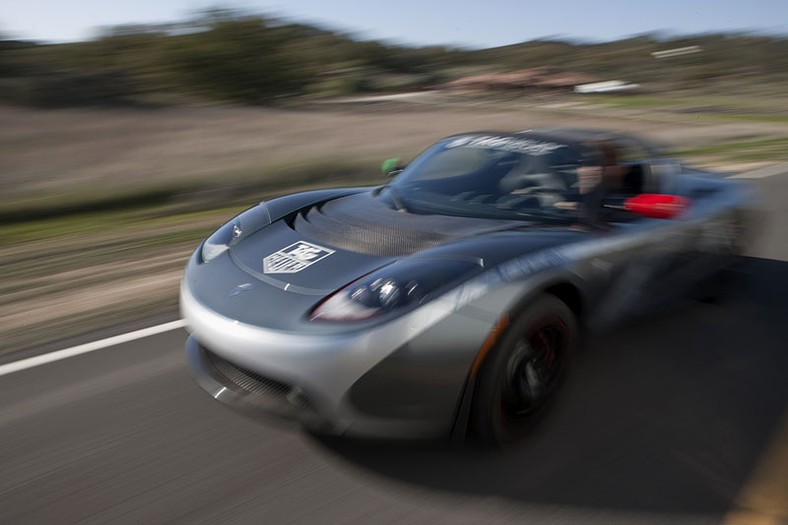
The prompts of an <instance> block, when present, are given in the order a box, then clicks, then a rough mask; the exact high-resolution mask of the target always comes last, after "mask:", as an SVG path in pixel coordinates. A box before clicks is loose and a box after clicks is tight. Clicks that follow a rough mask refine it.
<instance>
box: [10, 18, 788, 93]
mask: <svg viewBox="0 0 788 525" xmlns="http://www.w3.org/2000/svg"><path fill="white" fill-rule="evenodd" d="M683 46H700V47H701V49H702V52H701V53H696V54H692V55H686V56H678V57H674V58H669V59H655V58H654V57H653V56H652V55H651V53H653V52H655V51H659V50H665V49H671V48H677V47H683ZM538 66H550V67H551V68H554V69H555V70H556V71H558V72H561V71H566V72H575V73H585V74H589V75H592V76H594V77H597V78H599V79H601V80H605V79H619V78H623V79H625V80H627V81H629V82H636V83H640V84H641V85H642V86H644V90H645V91H646V92H661V91H666V90H671V91H673V92H679V93H685V92H686V93H696V94H697V93H703V94H710V93H729V92H731V91H739V92H744V93H753V94H754V95H760V94H769V93H771V94H782V93H785V92H786V87H788V39H786V38H782V37H773V36H758V35H751V34H707V35H700V36H693V37H680V38H677V37H671V38H668V37H664V36H661V35H659V34H648V35H642V36H638V37H634V38H629V39H625V40H619V41H615V42H608V43H595V44H589V43H580V42H570V41H552V40H538V41H531V42H525V43H521V44H516V45H511V46H504V47H497V48H492V49H483V50H466V49H458V48H450V47H444V46H432V47H407V46H401V45H393V44H389V43H386V42H379V41H361V40H356V39H354V38H352V37H350V36H348V35H344V34H341V33H337V32H333V31H329V30H326V29H321V28H317V27H313V26H309V25H305V24H298V23H291V22H285V21H281V20H278V19H275V18H271V17H267V16H262V15H254V14H247V13H243V12H238V11H234V10H210V11H207V12H203V13H201V14H199V15H197V16H195V17H193V18H191V19H189V20H186V21H183V22H178V23H172V24H162V25H133V26H118V27H113V28H109V29H106V30H104V31H103V33H101V34H100V35H99V36H98V37H96V38H95V39H93V40H91V41H87V42H80V43H69V44H56V45H54V44H38V43H35V42H26V41H13V40H0V102H6V103H13V104H21V105H28V106H36V107H68V106H90V105H126V104H128V105H152V106H157V105H169V104H181V103H200V102H214V101H223V102H231V103H241V104H270V103H273V102H276V101H279V100H282V99H288V98H292V97H310V96H330V95H342V94H354V93H367V92H386V91H392V90H404V89H428V88H432V87H436V86H441V85H442V84H444V83H445V82H447V81H450V80H453V79H456V78H459V77H462V76H465V75H469V74H474V73H479V72H490V71H512V70H518V69H523V68H531V67H538ZM645 100H646V99H642V100H641V101H640V102H641V103H642V102H645Z"/></svg>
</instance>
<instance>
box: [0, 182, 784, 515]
mask: <svg viewBox="0 0 788 525" xmlns="http://www.w3.org/2000/svg"><path fill="white" fill-rule="evenodd" d="M756 182H757V184H758V185H759V186H760V187H761V188H762V189H763V195H764V208H765V209H766V210H767V211H768V212H769V213H770V215H771V217H770V223H769V225H768V227H767V229H766V231H765V233H764V234H763V236H762V238H761V239H760V242H759V243H758V245H757V246H756V248H755V249H754V251H753V253H752V255H753V256H752V257H751V258H749V259H748V261H747V268H748V269H749V270H750V274H749V275H748V276H747V278H746V279H745V282H744V283H743V285H741V286H739V287H737V288H736V289H735V290H733V292H732V294H731V297H730V298H729V299H728V300H726V301H724V302H721V303H718V304H700V303H696V304H688V305H685V306H683V307H681V308H679V309H678V310H676V311H673V312H670V313H665V314H662V315H659V316H657V317H655V318H650V319H643V320H640V321H637V322H634V323H631V324H629V325H628V326H625V327H622V328H621V329H619V330H617V331H616V332H615V333H609V334H606V335H601V336H596V337H594V339H593V340H592V341H591V342H590V344H589V345H588V349H587V351H586V352H584V353H583V354H582V355H581V356H579V358H578V359H577V360H576V361H575V363H574V365H575V366H574V368H573V370H572V374H571V376H570V378H569V381H568V382H567V384H566V385H565V388H564V390H563V391H562V392H561V395H560V397H559V398H558V399H557V402H556V403H555V405H554V406H553V407H552V408H553V409H552V410H551V412H550V413H549V414H548V415H547V417H546V418H545V419H544V420H543V422H542V424H541V425H540V426H539V428H538V429H537V430H536V431H535V432H534V433H533V434H532V435H531V436H530V437H529V439H527V440H526V441H525V442H524V443H523V444H522V445H521V446H519V447H517V448H516V449H512V450H509V451H506V452H503V453H500V452H498V453H481V452H474V451H462V450H453V449H451V448H449V447H448V446H445V445H443V444H383V443H368V442H366V443H365V442H357V441H344V440H340V439H332V440H325V439H318V438H315V437H313V436H310V435H307V434H305V433H303V432H300V431H298V430H295V429H289V428H277V427H272V426H268V425H266V424H262V423H257V422H254V421H251V420H247V419H245V418H244V417H242V416H239V415H236V414H235V413H232V412H230V411H227V410H226V409H224V408H223V407H221V406H219V404H218V403H216V402H214V401H213V400H211V399H210V398H209V397H208V396H207V395H206V394H205V393H203V392H202V390H201V389H199V387H197V386H196V385H195V384H194V383H193V381H192V380H191V378H190V376H189V373H188V371H187V370H186V368H185V365H184V361H183V357H182V348H183V344H184V341H185V337H186V336H185V333H184V332H183V331H182V330H175V331H169V332H166V333H163V334H160V335H156V336H152V337H147V338H144V339H140V340H137V341H134V342H129V343H124V344H120V345H116V346H112V347H110V348H107V349H104V350H100V351H96V352H93V353H89V354H85V355H81V356H77V357H72V358H69V359H65V360H62V361H58V362H55V363H51V364H47V365H43V366H38V367H35V368H31V369H28V370H24V371H18V372H14V373H11V374H8V375H5V376H2V377H0V523H3V524H16V523H19V524H23V523H24V524H37V523H41V524H50V523H54V524H60V523H113V524H115V523H142V524H152V523H187V524H192V523H254V524H258V523H375V524H378V523H434V524H437V523H451V524H458V523H460V524H461V523H485V524H487V523H490V524H495V523H600V524H603V523H604V524H608V523H622V522H623V523H660V524H661V523H718V522H721V521H727V522H729V523H744V522H747V520H749V519H751V520H754V521H751V522H752V523H778V522H780V521H779V520H788V481H787V479H786V474H787V473H786V470H788V463H786V461H785V460H786V458H788V455H786V450H785V449H786V447H787V446H788V424H787V423H788V422H787V421H786V415H787V414H788V410H786V409H787V407H788V380H786V371H788V335H786V334H787V333H788V332H787V331H786V322H788V303H786V300H785V297H788V262H786V261H788V236H786V232H788V208H787V207H786V202H788V172H787V173H777V174H773V175H770V176H764V178H759V179H757V181H756ZM98 337H99V336H98V335H95V338H98ZM772 518H774V519H775V520H776V521H768V520H769V519H772ZM785 522H788V521H783V523H785Z"/></svg>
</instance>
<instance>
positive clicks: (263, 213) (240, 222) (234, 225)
mask: <svg viewBox="0 0 788 525" xmlns="http://www.w3.org/2000/svg"><path fill="white" fill-rule="evenodd" d="M269 224H271V214H270V213H269V212H268V206H266V204H265V203H264V202H261V203H260V204H258V205H257V206H253V207H252V208H249V209H248V210H246V211H245V212H243V213H241V214H239V215H237V216H235V217H234V218H233V219H232V220H230V221H229V222H228V223H226V224H225V225H224V226H222V227H221V228H219V229H218V230H216V231H215V232H214V233H213V234H211V236H210V237H208V238H207V239H205V242H203V243H202V249H201V250H200V258H201V259H202V262H209V261H211V260H212V259H215V258H216V257H218V256H219V255H221V254H222V253H224V252H226V251H227V250H228V249H229V248H230V246H233V245H234V244H237V243H239V242H241V240H243V239H244V238H246V237H248V236H249V235H251V234H253V233H254V232H256V231H258V230H260V229H261V228H264V227H266V226H268V225H269Z"/></svg>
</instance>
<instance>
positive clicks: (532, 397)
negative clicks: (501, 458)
mask: <svg viewBox="0 0 788 525" xmlns="http://www.w3.org/2000/svg"><path fill="white" fill-rule="evenodd" d="M576 338H577V320H576V318H575V315H574V314H573V313H572V311H571V310H570V309H569V307H568V306H567V305H566V304H565V303H564V302H562V301H561V300H560V299H558V298H557V297H555V296H553V295H544V296H541V297H539V298H538V299H536V300H535V301H533V302H532V303H531V304H530V305H529V306H527V307H526V308H525V309H524V310H523V311H522V312H521V313H520V314H519V315H517V317H516V318H515V320H514V321H513V322H512V324H511V326H510V327H509V329H508V330H507V331H506V334H505V335H504V336H503V338H502V340H501V341H500V343H499V344H498V345H497V347H496V348H495V349H494V350H493V351H492V353H491V354H490V355H489V356H488V357H487V359H486V360H485V362H484V363H483V365H482V367H481V369H480V371H479V375H478V377H477V380H476V387H475V390H474V397H473V403H472V408H471V421H470V423H471V425H470V430H471V437H472V438H473V439H474V440H475V441H477V442H479V443H480V444H482V445H484V446H502V445H506V444H509V443H513V442H515V441H517V440H518V439H519V438H521V437H522V436H523V435H524V434H525V433H526V431H527V430H528V428H529V427H530V426H531V424H532V423H533V421H534V418H535V416H536V415H537V414H538V413H539V412H541V411H542V409H543V408H544V407H545V406H546V405H547V403H548V402H549V401H550V399H552V397H553V394H554V393H555V391H556V389H557V388H558V386H559V384H560V383H561V380H562V379H563V375H564V372H565V371H566V369H567V367H568V365H569V360H570V358H571V355H572V353H573V350H574V346H575V341H576Z"/></svg>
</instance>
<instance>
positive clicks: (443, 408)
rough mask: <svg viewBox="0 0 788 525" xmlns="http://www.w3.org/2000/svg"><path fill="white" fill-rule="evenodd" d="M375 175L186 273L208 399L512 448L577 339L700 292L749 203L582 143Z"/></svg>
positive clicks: (525, 138) (312, 200)
mask: <svg viewBox="0 0 788 525" xmlns="http://www.w3.org/2000/svg"><path fill="white" fill-rule="evenodd" d="M384 172H385V173H386V174H388V175H392V178H391V179H390V180H388V183H387V184H383V185H379V186H375V187H358V188H343V189H330V190H319V191H309V192H305V193H298V194H294V195H288V196H285V197H280V198H276V199H273V200H270V201H268V202H262V203H260V204H258V205H256V206H253V207H251V208H249V209H248V210H246V211H245V212H243V213H241V214H240V215H238V216H237V217H235V218H233V219H232V220H230V221H229V222H227V223H226V224H225V225H224V226H222V227H221V228H220V229H219V230H217V231H216V232H215V233H214V234H212V235H211V236H210V237H208V238H207V239H206V240H205V241H204V242H203V243H202V244H201V245H200V246H199V248H198V249H197V250H196V252H195V253H194V254H193V256H192V257H191V259H190V260H189V262H188V265H187V267H186V270H185V275H184V278H183V283H182V289H181V310H182V314H183V317H184V319H185V320H186V322H187V326H188V328H189V330H190V333H191V334H190V337H189V339H188V343H187V357H188V363H189V366H190V369H191V371H192V373H193V375H194V376H195V378H196V380H197V382H198V383H199V384H200V385H201V386H202V387H203V388H204V389H205V390H206V391H208V393H210V395H211V396H213V397H214V398H215V399H216V400H218V401H220V402H222V403H225V404H227V405H229V406H230V407H233V408H235V409H238V410H240V411H243V412H245V413H247V414H251V415H254V416H263V417H274V418H279V419H285V420H290V421H296V422H298V423H300V424H302V425H304V426H305V427H307V428H308V429H311V430H313V431H316V432H321V433H331V434H343V435H354V436H365V437H385V438H405V437H418V438H426V437H435V436H442V435H443V436H454V437H463V438H464V437H466V436H470V437H472V438H473V439H475V440H478V441H480V442H482V443H487V444H506V443H509V442H513V441H516V440H517V439H518V437H520V436H522V435H523V433H525V432H526V431H527V429H528V428H529V426H530V425H532V424H533V421H534V418H535V416H536V415H537V414H539V413H542V412H543V411H544V410H545V408H546V407H547V406H548V405H549V402H550V401H551V399H552V398H553V397H554V394H555V392H556V390H557V389H558V387H559V386H560V384H561V381H562V379H563V377H564V373H565V371H566V370H567V367H568V365H569V364H570V362H571V359H572V353H573V351H574V349H575V347H576V346H577V344H578V339H579V338H580V337H581V334H583V333H585V329H586V328H595V329H603V328H607V327H610V326H613V325H614V324H616V323H618V322H620V321H621V320H622V319H625V318H626V317H629V316H632V315H634V314H636V313H639V312H647V311H649V309H651V308H654V307H655V306H659V305H664V304H666V302H667V301H670V300H673V299H675V298H678V297H687V296H688V295H690V294H693V293H698V291H699V290H700V289H701V288H705V286H706V285H707V284H708V283H710V282H711V281H712V280H714V279H716V276H718V275H721V272H723V271H724V270H725V268H726V267H728V265H730V264H731V263H732V262H734V261H735V260H736V256H737V255H738V254H739V253H740V252H741V249H742V241H743V240H744V236H745V233H744V232H745V231H746V227H747V225H748V224H749V221H750V216H751V210H752V204H753V195H752V192H751V190H750V188H749V187H748V186H747V185H746V184H744V183H742V182H740V181H732V180H726V179H725V178H723V177H722V176H720V175H717V174H713V173H708V172H702V171H698V170H692V169H689V168H686V167H683V166H682V165H681V164H680V163H679V162H677V161H674V160H671V159H669V158H665V157H663V156H662V155H661V154H660V152H659V150H658V149H657V148H655V147H653V146H651V145H650V144H649V143H647V142H644V141H642V140H640V139H637V138H634V137H631V136H626V135H620V134H613V133H607V132H600V131H588V130H571V129H564V130H545V131H532V130H529V131H524V132H517V133H499V132H475V133H463V134H459V135H454V136H451V137H448V138H446V139H444V140H441V141H439V142H438V143H437V144H435V145H433V146H432V147H430V148H428V149H427V150H426V151H425V152H424V153H422V154H421V155H419V156H418V157H417V158H416V159H414V160H413V161H412V162H410V163H409V164H407V165H402V164H401V163H400V162H399V161H398V160H396V159H393V160H390V161H387V162H385V163H384ZM633 351H636V350H633Z"/></svg>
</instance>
